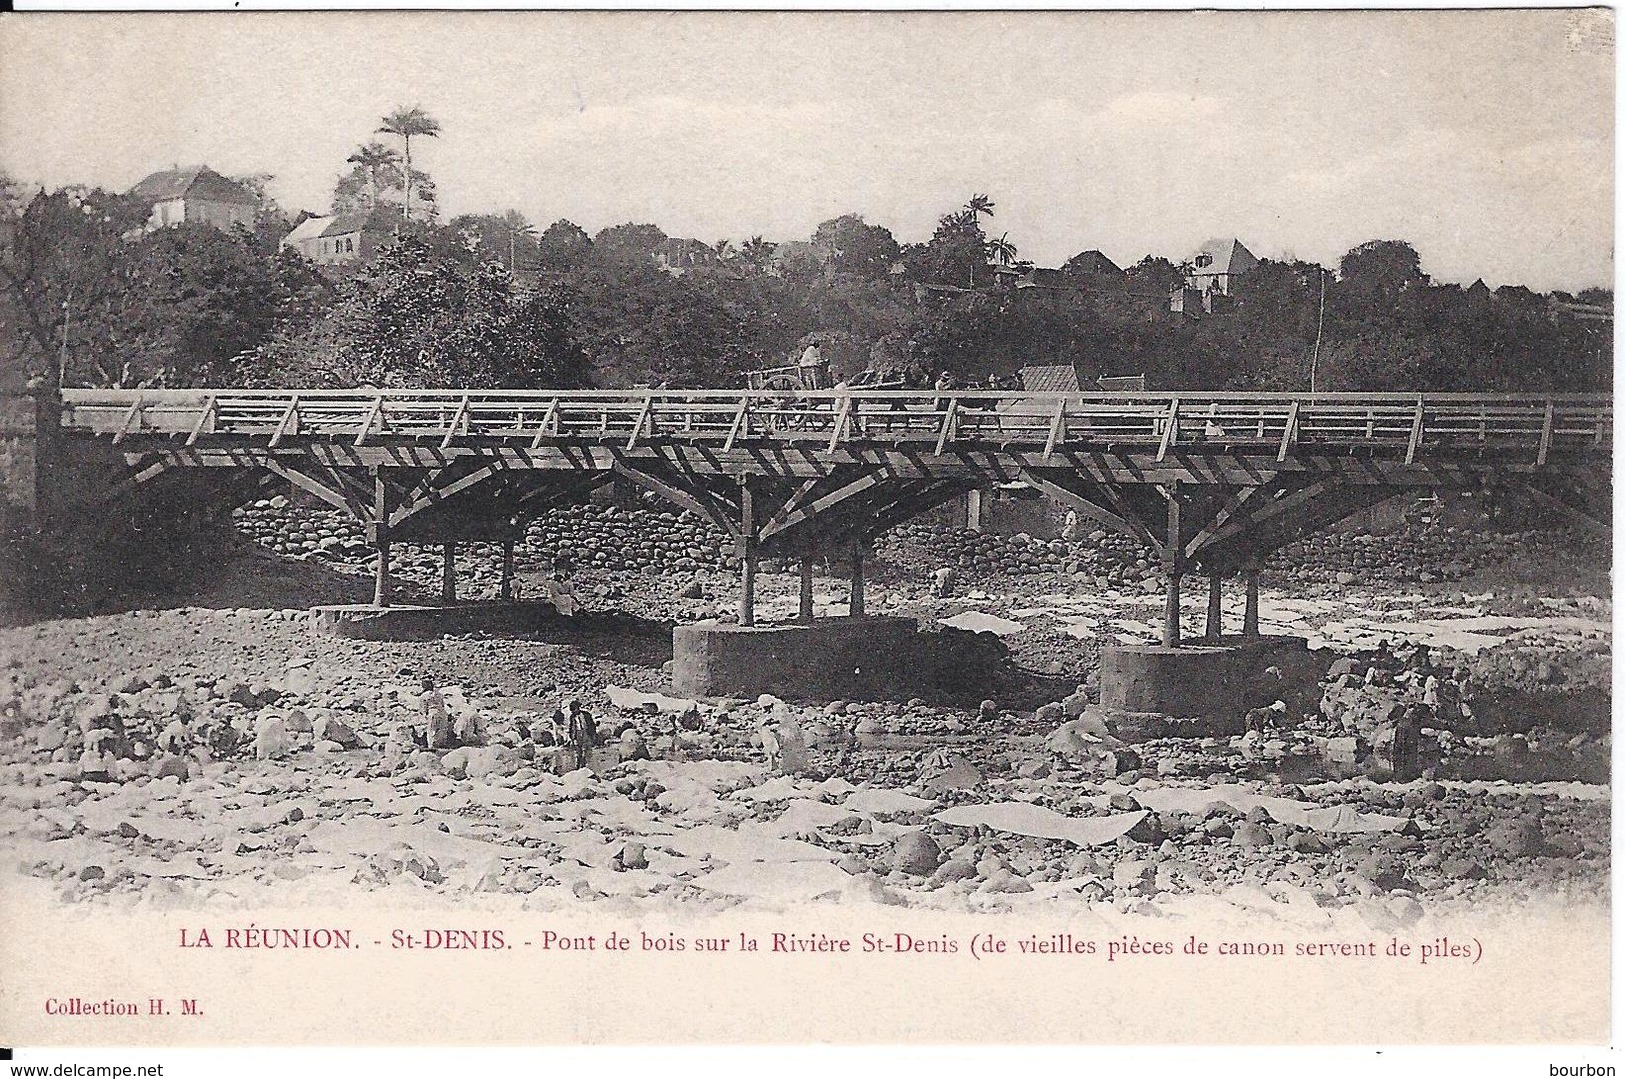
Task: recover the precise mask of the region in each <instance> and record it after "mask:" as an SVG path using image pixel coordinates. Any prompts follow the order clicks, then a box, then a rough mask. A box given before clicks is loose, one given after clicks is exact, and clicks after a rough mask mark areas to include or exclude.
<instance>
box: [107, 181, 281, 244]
mask: <svg viewBox="0 0 1625 1079" xmlns="http://www.w3.org/2000/svg"><path fill="white" fill-rule="evenodd" d="M129 195H130V197H131V198H133V199H139V200H140V201H141V202H143V203H145V204H147V205H148V206H149V207H151V212H150V216H148V218H147V224H146V229H147V231H148V232H151V231H153V230H155V229H161V228H169V227H170V226H172V225H181V224H186V223H201V224H205V225H213V226H214V227H215V228H217V229H230V228H231V227H232V226H234V225H241V226H243V227H244V228H253V227H254V212H255V211H256V210H257V209H258V207H259V200H257V199H256V198H255V197H254V194H253V192H251V191H249V190H248V188H246V187H244V186H243V185H242V184H240V183H238V182H237V181H235V180H232V179H229V178H227V177H225V176H222V175H220V174H219V173H218V172H215V171H214V170H213V169H211V168H209V166H207V165H192V166H189V167H187V168H173V169H166V170H164V171H163V172H155V173H153V174H152V175H151V176H148V177H147V178H146V179H144V180H142V181H141V182H140V183H138V184H136V185H135V186H134V187H132V188H130V191H129Z"/></svg>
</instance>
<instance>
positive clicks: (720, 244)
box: [711, 240, 738, 262]
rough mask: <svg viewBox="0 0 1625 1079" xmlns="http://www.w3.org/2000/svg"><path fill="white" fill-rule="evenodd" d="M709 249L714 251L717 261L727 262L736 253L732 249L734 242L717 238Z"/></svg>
mask: <svg viewBox="0 0 1625 1079" xmlns="http://www.w3.org/2000/svg"><path fill="white" fill-rule="evenodd" d="M711 250H712V251H714V252H716V256H717V260H718V261H719V262H727V261H728V260H729V259H731V258H733V257H734V255H735V254H737V253H738V252H736V251H735V250H734V242H733V241H732V240H718V241H717V242H716V243H714V244H712V245H711Z"/></svg>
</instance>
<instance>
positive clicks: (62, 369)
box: [56, 285, 73, 390]
mask: <svg viewBox="0 0 1625 1079" xmlns="http://www.w3.org/2000/svg"><path fill="white" fill-rule="evenodd" d="M72 304H73V287H72V286H71V285H70V286H69V287H68V297H67V299H65V300H63V301H62V355H61V357H60V358H59V359H58V360H57V364H56V388H57V389H59V390H60V389H62V387H63V386H65V385H67V381H68V325H69V323H71V322H72V320H73V307H72Z"/></svg>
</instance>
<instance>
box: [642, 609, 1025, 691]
mask: <svg viewBox="0 0 1625 1079" xmlns="http://www.w3.org/2000/svg"><path fill="white" fill-rule="evenodd" d="M1004 655H1005V649H1004V646H1003V645H1002V643H1000V642H999V640H998V638H996V637H994V636H993V635H992V634H986V633H982V634H978V633H963V632H959V631H943V632H921V631H920V629H919V624H918V623H917V622H915V620H914V619H912V618H892V617H885V616H869V617H866V618H820V619H818V620H817V621H815V622H810V623H790V624H787V625H779V626H739V625H733V624H728V623H720V622H698V623H694V624H692V625H686V626H678V627H677V628H676V629H675V630H674V631H673V633H672V659H673V662H672V690H673V692H675V693H677V694H678V695H680V696H685V697H723V696H727V697H755V696H759V695H761V694H763V693H772V694H775V695H777V696H782V697H786V698H792V699H804V698H822V699H826V700H827V699H834V698H843V697H845V698H855V699H859V700H878V699H894V698H895V699H906V698H908V697H913V696H922V695H929V694H930V693H932V692H933V691H937V690H940V689H943V688H944V687H949V686H952V685H954V684H956V683H957V682H960V681H963V680H964V679H965V678H967V677H969V678H974V677H975V672H978V671H983V670H986V669H987V668H988V666H989V665H990V664H993V663H997V662H1001V661H1002V659H1003V657H1004Z"/></svg>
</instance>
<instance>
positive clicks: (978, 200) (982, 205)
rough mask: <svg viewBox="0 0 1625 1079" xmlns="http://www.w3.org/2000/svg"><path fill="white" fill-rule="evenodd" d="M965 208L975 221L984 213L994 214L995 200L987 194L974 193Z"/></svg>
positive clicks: (990, 215)
mask: <svg viewBox="0 0 1625 1079" xmlns="http://www.w3.org/2000/svg"><path fill="white" fill-rule="evenodd" d="M965 210H966V212H968V213H969V214H970V216H971V220H972V221H974V220H976V219H977V218H978V217H980V216H981V215H982V214H986V215H987V216H989V217H992V216H993V200H992V199H991V198H989V197H988V196H986V195H972V196H971V197H970V201H969V202H967V203H965Z"/></svg>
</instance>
